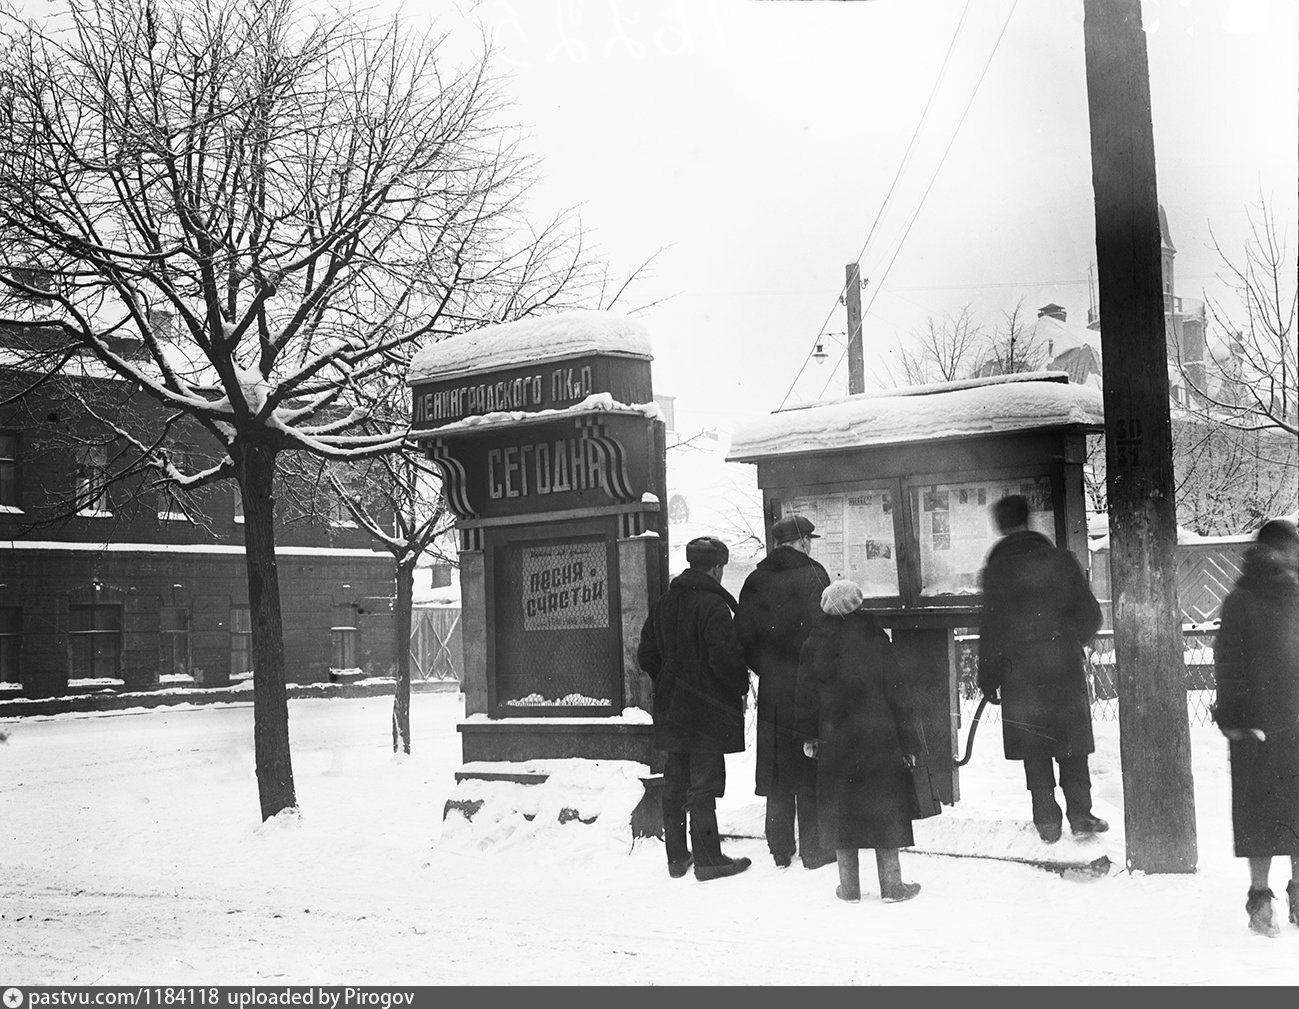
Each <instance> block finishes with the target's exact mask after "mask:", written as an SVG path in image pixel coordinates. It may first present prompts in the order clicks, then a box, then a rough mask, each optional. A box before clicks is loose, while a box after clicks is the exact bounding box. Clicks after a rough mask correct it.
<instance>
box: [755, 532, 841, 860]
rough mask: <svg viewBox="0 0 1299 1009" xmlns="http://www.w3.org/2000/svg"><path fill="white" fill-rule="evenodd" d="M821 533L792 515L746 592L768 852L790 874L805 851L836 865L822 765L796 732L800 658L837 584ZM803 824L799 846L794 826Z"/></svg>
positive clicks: (810, 857)
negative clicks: (821, 816)
mask: <svg viewBox="0 0 1299 1009" xmlns="http://www.w3.org/2000/svg"><path fill="white" fill-rule="evenodd" d="M815 529H816V526H815V525H813V524H812V522H811V520H809V519H806V518H804V517H803V516H802V515H789V516H786V517H785V518H782V519H780V520H779V521H778V522H776V524H775V525H773V526H772V528H771V538H772V541H773V542H774V543H775V546H774V547H773V548H772V550H771V552H770V553H769V554H767V556H766V557H764V558H763V559H762V560H761V561H759V562H758V566H757V567H756V568H755V569H754V570H753V572H752V573H751V574H750V575H749V577H748V578H746V579H745V580H744V585H743V587H742V588H741V589H740V607H739V610H738V611H737V612H736V614H735V627H736V632H737V633H738V634H739V636H740V644H741V645H743V646H744V658H745V661H746V662H747V663H748V665H749V668H750V669H752V670H753V672H754V673H755V674H756V675H757V677H758V753H757V782H756V789H755V791H756V792H757V794H758V795H762V796H766V799H767V824H766V835H767V847H768V849H769V850H770V851H771V856H772V858H773V859H774V860H775V862H776V865H777V866H779V867H780V868H782V869H783V868H785V867H787V866H788V865H789V864H790V862H791V861H792V859H793V857H794V851H795V849H796V847H797V849H798V850H799V851H801V852H802V858H803V865H804V866H805V867H806V868H808V869H817V868H820V867H821V866H823V865H829V864H830V863H831V862H833V861H834V851H833V849H830V848H826V847H825V846H823V845H822V844H821V840H820V837H819V835H818V832H817V831H818V828H817V809H816V763H815V762H814V761H812V760H809V759H808V758H807V757H806V756H805V755H804V753H803V745H802V740H801V739H800V738H799V736H798V734H797V732H796V731H795V728H794V691H795V688H796V686H797V684H798V654H799V651H800V650H801V649H802V647H803V642H805V641H806V640H807V636H808V634H809V633H810V632H811V630H812V626H813V624H814V623H815V622H816V620H818V619H819V618H820V615H821V611H820V602H821V593H822V591H824V590H825V587H826V586H827V585H829V584H830V576H829V575H827V574H826V572H825V568H823V567H822V566H821V565H820V564H818V563H817V562H816V561H814V560H813V559H812V558H811V557H809V556H808V552H809V551H810V550H811V548H812V540H813V539H816V538H817V535H816V532H815ZM796 815H797V819H798V843H797V845H795V841H794V820H795V816H796Z"/></svg>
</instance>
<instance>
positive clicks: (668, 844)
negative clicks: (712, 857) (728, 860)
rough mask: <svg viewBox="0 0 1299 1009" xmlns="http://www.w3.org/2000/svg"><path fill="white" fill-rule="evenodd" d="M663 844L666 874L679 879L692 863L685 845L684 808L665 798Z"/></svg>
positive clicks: (692, 860) (691, 857) (692, 859)
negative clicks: (665, 855)
mask: <svg viewBox="0 0 1299 1009" xmlns="http://www.w3.org/2000/svg"><path fill="white" fill-rule="evenodd" d="M663 846H664V848H666V849H667V856H668V875H669V876H671V877H672V878H673V879H680V878H681V877H682V876H684V875H685V874H686V873H687V872H688V871H689V870H690V866H691V865H693V864H694V858H693V856H691V854H690V849H689V848H687V847H686V810H685V807H684V806H681V805H678V804H676V803H674V802H669V801H667V800H666V799H665V800H664V802H663Z"/></svg>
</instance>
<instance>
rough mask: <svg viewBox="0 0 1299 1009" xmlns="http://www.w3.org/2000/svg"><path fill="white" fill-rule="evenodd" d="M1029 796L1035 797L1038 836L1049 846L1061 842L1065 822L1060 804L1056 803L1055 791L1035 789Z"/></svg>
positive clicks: (1034, 814)
mask: <svg viewBox="0 0 1299 1009" xmlns="http://www.w3.org/2000/svg"><path fill="white" fill-rule="evenodd" d="M1029 794H1030V795H1031V796H1032V797H1033V826H1035V827H1036V828H1037V836H1038V837H1040V838H1041V839H1042V840H1043V841H1045V842H1046V843H1047V844H1055V842H1056V841H1058V840H1060V833H1061V831H1060V825H1061V823H1062V822H1063V820H1064V814H1062V813H1061V812H1060V804H1059V803H1058V802H1056V801H1055V789H1054V788H1052V789H1050V790H1049V791H1048V790H1047V789H1044V788H1035V789H1033V790H1032V791H1031V792H1030V793H1029Z"/></svg>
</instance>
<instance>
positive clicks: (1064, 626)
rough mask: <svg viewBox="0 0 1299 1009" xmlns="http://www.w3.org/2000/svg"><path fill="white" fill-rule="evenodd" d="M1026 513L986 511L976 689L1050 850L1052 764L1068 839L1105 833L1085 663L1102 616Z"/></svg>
mask: <svg viewBox="0 0 1299 1009" xmlns="http://www.w3.org/2000/svg"><path fill="white" fill-rule="evenodd" d="M1029 513H1030V509H1029V504H1028V501H1027V499H1025V498H1024V497H1022V496H1020V495H1018V494H1011V495H1008V496H1007V497H1003V498H1001V499H1000V500H999V501H997V502H996V503H995V504H993V506H992V517H993V521H994V522H995V524H996V527H997V530H998V531H999V532H1000V533H1001V535H1002V538H1001V539H1000V540H998V541H997V543H996V544H994V545H993V547H992V549H991V550H990V551H989V552H988V558H987V561H986V563H985V564H984V568H983V571H982V573H981V575H980V581H981V587H982V590H983V611H982V614H981V616H980V620H979V650H978V668H979V672H978V681H979V689H980V690H981V691H982V692H983V695H984V696H985V697H986V698H988V700H989V701H991V702H993V703H998V702H999V703H1000V704H1001V706H1002V707H1001V726H1002V743H1003V746H1004V749H1005V755H1006V759H1007V760H1022V761H1023V762H1024V778H1025V782H1026V784H1027V786H1028V790H1029V794H1030V795H1031V797H1032V806H1033V823H1034V825H1035V826H1036V827H1037V832H1038V835H1039V836H1040V837H1041V838H1042V840H1044V841H1046V842H1047V843H1048V844H1050V843H1053V842H1055V841H1058V840H1059V839H1060V833H1061V821H1062V816H1061V813H1060V805H1059V803H1058V802H1056V798H1055V788H1056V778H1055V770H1054V767H1053V766H1052V761H1053V760H1054V761H1055V763H1056V764H1058V765H1059V767H1060V790H1061V791H1062V792H1064V798H1065V812H1066V814H1067V816H1068V819H1069V827H1070V829H1071V830H1072V831H1073V833H1075V834H1095V833H1100V832H1101V831H1104V830H1108V829H1109V824H1108V823H1106V822H1105V821H1104V820H1102V819H1101V818H1100V817H1098V816H1094V815H1093V814H1092V784H1091V772H1090V770H1089V768H1088V766H1087V762H1088V761H1087V758H1088V755H1089V754H1090V753H1092V752H1093V751H1094V750H1095V749H1096V744H1095V741H1094V739H1093V738H1092V711H1091V697H1090V695H1089V693H1088V691H1087V672H1086V669H1085V667H1084V665H1083V654H1082V646H1083V645H1085V644H1086V643H1087V642H1088V641H1090V640H1091V638H1092V637H1093V636H1094V635H1095V634H1096V632H1097V631H1098V630H1100V627H1101V624H1102V622H1103V617H1102V615H1101V608H1100V604H1099V603H1098V602H1097V601H1096V597H1095V596H1094V595H1092V591H1091V586H1089V585H1088V584H1087V576H1086V575H1085V574H1084V573H1083V569H1082V566H1081V565H1080V564H1079V563H1078V560H1077V558H1076V557H1074V555H1073V554H1072V553H1070V552H1069V551H1068V550H1066V549H1064V548H1063V547H1057V546H1056V545H1055V544H1054V543H1052V542H1051V541H1050V540H1049V539H1047V538H1046V537H1045V536H1043V535H1042V534H1041V533H1039V532H1035V531H1033V530H1031V529H1029V527H1028V522H1029Z"/></svg>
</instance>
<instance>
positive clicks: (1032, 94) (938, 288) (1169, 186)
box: [19, 0, 1299, 429]
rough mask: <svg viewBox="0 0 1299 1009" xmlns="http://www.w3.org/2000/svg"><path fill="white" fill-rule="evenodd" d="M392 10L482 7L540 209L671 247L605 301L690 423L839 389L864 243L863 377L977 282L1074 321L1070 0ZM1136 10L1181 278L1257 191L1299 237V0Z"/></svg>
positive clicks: (1078, 276)
mask: <svg viewBox="0 0 1299 1009" xmlns="http://www.w3.org/2000/svg"><path fill="white" fill-rule="evenodd" d="M305 2H307V3H308V4H311V3H313V2H314V0H305ZM358 2H359V3H360V6H361V8H364V7H367V6H372V7H373V8H374V9H376V10H379V11H389V10H391V9H392V8H393V7H395V6H399V3H398V0H369V2H367V0H358ZM19 6H20V8H23V9H26V10H28V11H43V10H49V9H51V7H57V4H51V3H50V0H19ZM404 7H405V10H406V11H407V14H408V16H409V17H410V18H411V19H412V20H415V21H419V22H424V21H427V19H428V17H429V13H430V11H436V12H437V13H438V16H439V17H440V19H441V24H442V26H443V27H447V28H450V29H452V30H453V36H454V37H458V38H461V39H463V40H466V41H467V42H469V43H472V42H473V39H474V34H473V32H474V30H475V29H476V28H477V27H479V26H481V27H482V28H483V29H484V30H486V32H487V33H488V34H489V35H490V36H491V38H492V39H493V41H494V43H495V46H496V61H495V70H496V71H497V72H498V73H499V74H502V75H504V76H505V77H506V78H507V87H508V89H509V92H510V93H511V94H512V95H513V97H514V100H515V105H514V107H513V108H512V109H511V115H512V117H513V118H514V119H515V120H516V121H517V123H518V124H519V125H520V126H521V127H522V128H523V129H524V130H525V131H526V144H525V147H526V150H527V151H529V152H530V153H532V154H534V155H536V156H538V157H539V158H540V159H542V164H543V171H544V175H543V176H542V181H541V183H540V185H539V186H538V188H537V190H536V192H535V196H534V204H535V213H536V216H537V217H538V218H545V217H547V216H549V215H550V214H552V213H554V212H555V211H557V210H560V209H562V208H566V207H573V206H580V208H581V214H582V220H583V223H584V227H585V229H586V231H587V234H588V237H589V238H590V239H591V240H593V241H594V242H595V243H596V245H597V246H598V247H599V249H600V251H601V252H603V253H604V254H605V255H606V256H607V258H608V259H609V261H610V262H611V264H612V267H613V270H614V271H615V273H621V274H625V273H627V272H628V271H630V270H632V269H634V268H635V267H636V266H638V265H639V264H640V263H642V262H643V261H644V260H646V259H647V258H649V257H650V256H652V255H654V254H655V253H656V252H658V253H659V255H658V256H657V258H656V259H655V261H654V263H653V266H652V268H651V272H650V274H649V276H648V278H647V279H646V280H644V281H643V282H642V283H640V284H639V285H638V286H637V287H636V288H635V289H634V290H633V291H632V292H631V295H630V297H629V298H628V299H627V300H626V301H625V303H623V304H622V305H620V306H618V307H620V308H623V309H624V310H627V309H631V308H635V307H636V306H638V305H643V304H648V303H651V302H655V301H659V300H660V299H666V300H663V301H661V303H659V304H658V305H657V306H655V307H654V308H652V309H651V310H649V311H647V312H645V313H643V314H641V315H638V316H637V318H638V319H639V320H640V321H641V322H643V323H644V324H645V325H646V326H648V327H649V330H650V333H651V335H652V337H653V339H654V348H655V365H654V383H655V388H656V390H657V391H658V392H661V393H668V394H672V395H675V396H676V397H678V401H677V416H678V421H679V423H680V424H681V426H688V425H690V424H691V423H694V424H696V425H698V426H710V425H718V426H721V427H722V428H723V429H731V428H733V427H734V425H735V423H736V422H737V421H738V420H740V419H743V418H745V417H750V416H755V415H762V414H766V413H768V412H770V411H771V410H773V409H776V408H777V407H779V406H780V405H781V404H782V403H790V404H794V403H800V402H809V401H812V400H816V399H819V398H823V397H824V396H832V395H836V394H840V393H842V392H845V391H846V390H847V369H846V362H845V361H844V346H845V337H844V331H845V330H846V328H847V323H846V317H845V309H844V308H843V306H842V305H841V304H840V303H839V296H840V294H841V291H842V287H843V283H844V268H845V265H846V264H848V263H850V262H853V261H857V260H860V262H861V264H862V276H863V277H864V278H865V279H866V282H867V286H866V289H865V290H864V291H863V307H864V309H865V318H864V323H863V338H864V342H865V349H866V373H867V374H866V380H867V385H868V387H870V386H873V385H876V384H883V385H889V384H894V383H893V382H890V381H889V380H888V378H887V374H886V369H885V366H886V365H887V364H888V362H889V359H890V354H889V351H890V349H891V348H892V347H893V346H894V345H895V343H896V341H897V339H898V338H899V337H902V338H906V337H909V336H911V335H912V334H914V333H915V332H917V331H918V330H920V329H921V328H922V327H923V326H924V324H925V320H926V318H928V317H931V316H932V317H934V318H941V317H942V316H943V315H945V314H946V313H954V312H958V311H959V310H960V309H961V308H962V306H965V305H969V306H970V308H971V310H972V311H973V312H974V313H975V316H976V318H977V319H978V321H980V322H981V323H982V324H983V325H985V326H986V327H994V326H996V325H998V324H999V323H1001V322H1002V321H1003V320H1002V313H1003V312H1004V311H1007V310H1009V309H1011V308H1012V307H1014V306H1015V304H1016V303H1017V302H1018V301H1020V299H1023V305H1024V308H1025V309H1026V310H1027V311H1028V313H1029V316H1030V318H1031V317H1032V316H1033V315H1034V314H1035V313H1036V309H1037V308H1038V307H1040V306H1042V305H1045V304H1047V303H1048V302H1056V303H1058V304H1060V305H1063V306H1064V307H1065V308H1066V309H1067V310H1068V312H1069V319H1070V321H1075V320H1077V321H1085V319H1086V315H1087V309H1088V305H1089V304H1090V303H1091V301H1092V296H1091V295H1089V284H1088V274H1089V269H1090V268H1091V267H1092V265H1093V264H1094V262H1095V229H1094V219H1093V207H1094V197H1093V193H1092V186H1091V153H1090V138H1089V131H1088V118H1087V92H1086V81H1085V72H1084V64H1083V24H1082V12H1083V0H1017V2H1016V0H978V2H977V3H974V2H969V3H967V2H966V0H857V2H834V0H485V2H481V3H475V2H473V0H449V2H447V3H445V4H436V5H428V6H425V5H423V4H414V3H410V2H407V3H405V5H404ZM1142 7H1143V23H1144V24H1145V27H1146V31H1147V40H1148V48H1149V61H1150V76H1151V94H1152V102H1153V121H1154V134H1155V156H1156V165H1157V172H1158V184H1159V196H1160V201H1161V202H1162V203H1163V205H1164V207H1165V209H1166V210H1167V214H1168V221H1169V228H1170V231H1171V235H1172V239H1173V242H1174V244H1175V246H1176V248H1177V259H1176V264H1175V265H1176V273H1177V293H1178V294H1180V295H1182V296H1183V297H1202V296H1203V295H1204V294H1205V293H1206V292H1205V288H1206V286H1208V287H1210V290H1209V292H1208V293H1209V294H1211V295H1212V294H1215V293H1216V291H1215V290H1214V289H1213V288H1214V287H1215V280H1214V277H1215V274H1217V273H1218V272H1220V270H1221V264H1220V262H1219V260H1218V257H1217V254H1216V253H1215V252H1214V251H1213V249H1212V248H1211V240H1212V239H1211V235H1210V226H1212V228H1213V230H1214V233H1215V234H1216V235H1217V236H1218V239H1219V240H1220V242H1221V243H1222V244H1223V245H1224V247H1226V248H1227V249H1228V250H1230V251H1232V252H1233V253H1238V251H1239V249H1240V248H1241V246H1242V244H1243V242H1244V240H1245V237H1246V224H1247V221H1246V216H1245V215H1246V210H1247V208H1249V207H1250V206H1255V207H1256V206H1257V204H1258V201H1259V199H1260V196H1261V197H1263V198H1265V199H1267V200H1268V201H1270V202H1271V203H1272V205H1273V207H1274V210H1275V212H1276V217H1277V220H1278V222H1279V223H1281V224H1282V225H1283V226H1284V228H1285V229H1286V231H1287V232H1288V235H1289V238H1290V243H1291V244H1290V250H1291V252H1293V249H1294V239H1295V235H1294V233H1295V223H1296V220H1297V219H1299V168H1297V167H1296V151H1297V150H1299V99H1297V95H1299V3H1295V2H1293V0H1146V2H1144V3H1143V5H1142ZM457 29H463V31H459V30H457ZM908 152H909V153H908ZM660 250H662V251H661V252H660ZM821 333H826V334H828V335H826V336H825V337H824V344H825V349H826V351H827V352H828V353H829V355H830V356H829V359H828V360H827V361H826V362H825V363H823V364H819V365H818V364H816V363H814V362H811V361H810V360H809V354H810V352H811V351H812V349H813V347H814V345H815V343H816V342H817V338H818V334H821ZM836 362H837V363H838V367H837V368H836V367H835V364H836ZM895 373H896V369H895Z"/></svg>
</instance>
